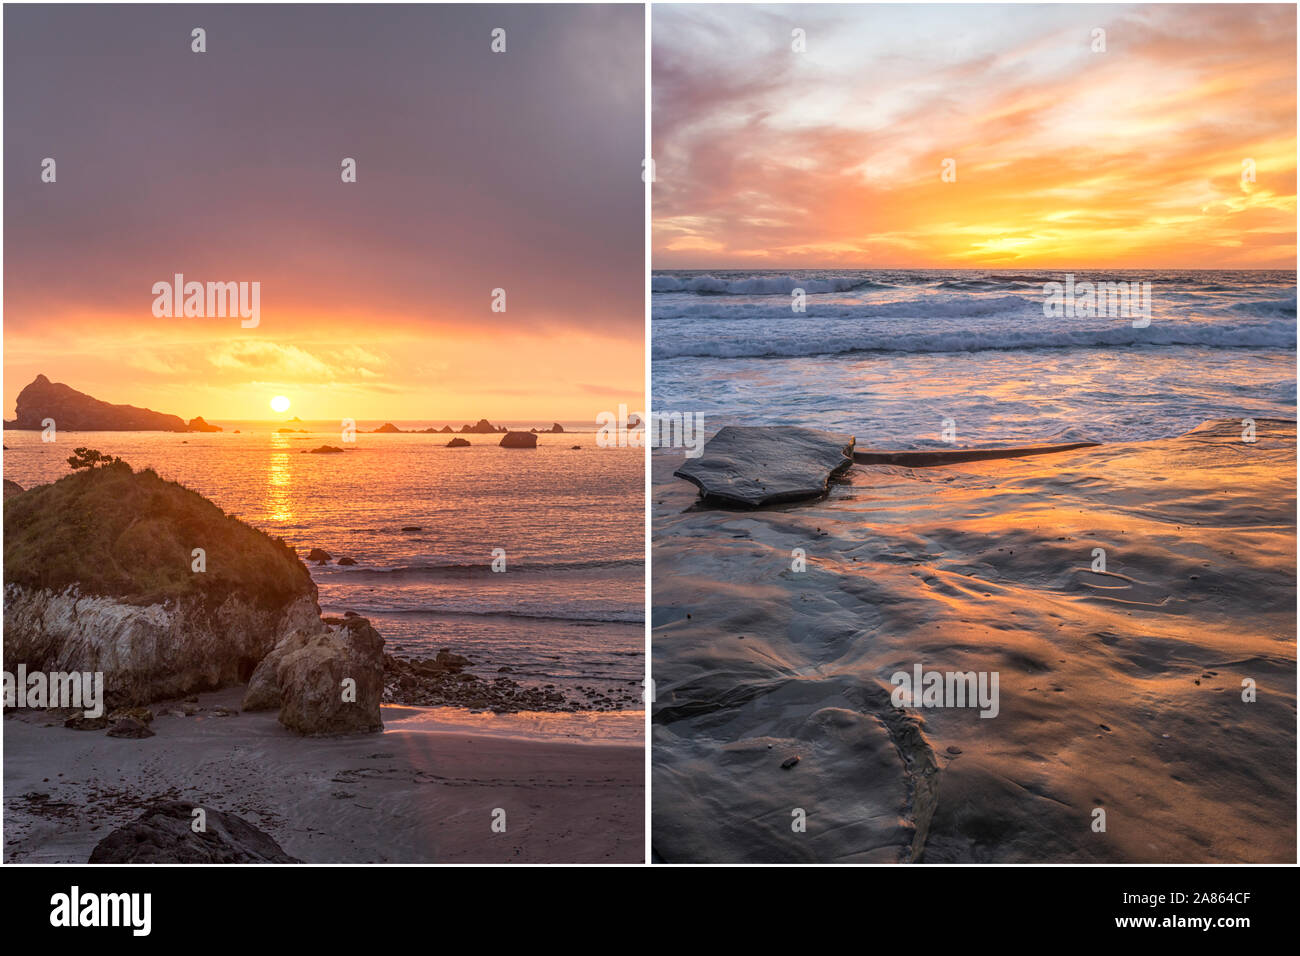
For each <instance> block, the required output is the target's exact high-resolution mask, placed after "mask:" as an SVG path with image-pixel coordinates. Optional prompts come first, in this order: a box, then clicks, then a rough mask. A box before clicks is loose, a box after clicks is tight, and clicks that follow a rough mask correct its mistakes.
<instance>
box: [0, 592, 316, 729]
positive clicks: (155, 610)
mask: <svg viewBox="0 0 1300 956" xmlns="http://www.w3.org/2000/svg"><path fill="white" fill-rule="evenodd" d="M324 630H325V625H324V624H323V623H322V622H321V619H320V609H319V607H318V606H317V604H316V599H315V596H314V595H303V596H301V597H299V598H296V599H294V600H293V601H291V602H289V603H287V604H285V605H284V606H283V607H281V608H274V609H268V608H266V607H264V606H259V605H258V604H256V603H255V602H253V601H249V600H246V599H244V598H242V597H241V596H239V595H230V596H228V597H227V598H226V599H225V600H223V601H222V602H221V603H220V604H217V605H211V604H209V603H207V602H205V601H204V600H203V599H202V598H179V599H176V600H173V601H168V602H166V603H161V604H149V605H137V604H125V603H122V602H120V601H118V600H117V599H115V598H112V597H105V596H96V595H86V594H82V593H81V592H80V590H79V589H78V588H77V587H75V586H74V587H69V588H67V589H65V590H63V591H60V592H54V591H50V590H44V589H34V588H28V587H24V586H22V585H18V584H9V585H6V586H5V600H4V658H5V667H6V669H8V670H10V671H13V669H14V668H15V667H16V666H17V665H18V664H26V665H27V670H28V672H29V673H30V672H32V671H38V670H39V671H46V672H50V671H89V672H102V673H103V674H104V696H105V701H106V704H107V705H108V706H111V707H117V706H129V705H135V704H147V703H150V702H151V701H155V700H161V699H165V698H169V697H178V696H183V695H186V694H193V693H196V692H199V691H205V690H215V689H216V688H218V687H222V686H226V685H229V684H234V683H239V682H242V681H246V680H248V679H249V677H250V676H251V675H252V673H253V671H254V670H255V669H256V667H257V665H258V663H259V662H260V661H261V660H262V658H264V657H265V656H266V655H267V654H268V653H269V652H270V651H271V649H272V648H273V647H275V645H276V644H277V643H278V642H279V641H280V640H281V638H283V637H284V636H285V635H287V634H291V633H294V632H298V631H302V632H307V633H323V632H324Z"/></svg>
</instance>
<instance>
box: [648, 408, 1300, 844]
mask: <svg viewBox="0 0 1300 956" xmlns="http://www.w3.org/2000/svg"><path fill="white" fill-rule="evenodd" d="M1257 428H1258V432H1257V441H1255V442H1254V443H1253V444H1247V443H1244V442H1243V441H1242V426H1241V423H1240V422H1239V421H1227V422H1218V423H1208V424H1207V425H1205V426H1203V427H1201V428H1199V429H1196V430H1194V431H1192V432H1190V433H1188V434H1186V435H1183V436H1181V437H1178V438H1172V439H1165V440H1159V441H1151V442H1136V443H1118V444H1108V445H1103V446H1101V447H1096V448H1089V449H1079V450H1075V451H1070V452H1065V453H1062V454H1057V455H1049V456H1044V457H1035V458H1022V459H1009V460H997V461H984V462H966V463H962V464H957V465H951V466H945V467H939V468H915V469H909V468H902V467H898V466H890V465H856V466H855V467H853V468H852V469H851V470H850V471H849V473H848V474H847V476H846V477H845V478H844V479H843V480H842V481H839V482H837V483H835V484H834V485H833V486H832V488H831V491H830V493H829V494H828V495H827V497H825V498H824V499H821V500H817V501H812V502H807V503H798V504H786V505H777V506H772V507H768V508H763V509H761V510H750V511H746V510H726V509H720V508H714V507H710V506H707V505H704V504H702V503H700V502H699V500H698V499H697V497H696V490H695V488H694V487H692V486H691V485H689V484H687V483H686V482H685V481H681V480H678V479H675V478H673V477H672V472H673V470H674V468H676V467H677V466H678V465H679V464H680V463H681V458H680V457H679V456H676V455H673V454H668V453H663V454H657V455H656V456H655V459H654V465H653V469H654V470H653V485H652V502H653V504H652V507H653V521H654V528H653V533H654V581H653V608H654V611H653V614H654V618H653V626H654V634H653V648H654V660H653V677H654V679H655V682H656V691H657V701H656V704H655V707H654V723H653V727H654V736H653V740H652V746H653V762H654V770H653V798H652V799H653V803H654V815H653V819H654V832H653V838H652V845H653V858H654V859H656V860H663V861H671V862H684V861H692V860H710V861H813V860H821V861H839V862H905V861H917V862H974V861H984V862H1001V863H1010V862H1033V861H1043V862H1074V863H1101V862H1111V863H1115V862H1128V863H1142V862H1187V863H1191V862H1229V863H1235V862H1265V861H1269V862H1284V861H1294V859H1295V839H1296V833H1295V812H1294V810H1295V796H1296V794H1295V771H1296V765H1295V759H1296V758H1295V753H1296V750H1295V746H1296V740H1295V721H1296V712H1295V690H1296V683H1295V679H1296V671H1295V640H1294V637H1295V626H1296V620H1295V607H1296V591H1295V518H1296V515H1295V469H1296V458H1295V423H1294V422H1284V421H1274V420H1263V419H1261V420H1259V421H1258V423H1257ZM857 437H858V441H859V443H860V444H870V441H869V440H868V439H869V438H870V436H869V435H864V434H859V435H858V436H857ZM795 549H804V552H805V553H806V562H807V568H806V570H805V571H795V570H792V560H793V557H792V556H793V555H794V554H795ZM1095 549H1103V550H1104V552H1105V561H1106V565H1105V571H1104V572H1099V571H1094V570H1093V567H1094V566H1095V563H1096V552H1095ZM918 663H919V664H922V665H923V666H924V667H925V668H926V669H927V670H929V669H935V670H941V671H963V672H965V671H976V672H996V673H998V675H999V677H1000V710H999V713H998V715H997V716H996V717H995V718H993V719H983V718H981V717H980V716H979V713H978V711H977V710H974V709H969V708H927V709H923V710H922V709H917V708H908V709H906V710H902V709H898V708H895V707H894V706H893V705H892V704H891V701H890V692H891V690H892V689H893V687H892V685H891V684H890V677H891V675H892V674H894V673H896V672H899V671H908V672H910V671H911V670H912V669H913V667H914V665H916V664H918ZM1246 680H1250V681H1253V682H1255V685H1256V687H1257V699H1256V700H1254V701H1253V702H1246V701H1243V699H1242V697H1243V681H1246ZM794 757H797V758H798V762H797V763H791V758H794ZM783 764H790V765H789V766H785V767H783ZM1098 809H1100V810H1103V811H1104V814H1105V816H1104V819H1105V830H1104V832H1099V831H1098V830H1097V829H1095V821H1096V820H1097V819H1098V814H1097V813H1096V811H1097V810H1098ZM800 814H802V815H803V818H804V819H805V820H806V827H805V830H804V831H803V832H800V831H799V827H798V821H799V818H800Z"/></svg>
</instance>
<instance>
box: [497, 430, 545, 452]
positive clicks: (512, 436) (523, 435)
mask: <svg viewBox="0 0 1300 956" xmlns="http://www.w3.org/2000/svg"><path fill="white" fill-rule="evenodd" d="M500 445H501V447H502V448H536V447H537V436H536V435H534V434H533V433H532V432H506V433H505V434H504V435H502V436H501V442H500Z"/></svg>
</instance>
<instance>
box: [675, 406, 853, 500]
mask: <svg viewBox="0 0 1300 956" xmlns="http://www.w3.org/2000/svg"><path fill="white" fill-rule="evenodd" d="M853 444H854V439H853V436H852V435H842V434H832V433H830V432H823V431H817V430H816V429H812V428H802V427H799V426H797V425H770V426H744V425H728V426H726V427H725V428H722V429H720V430H719V431H718V433H717V434H716V435H714V436H713V437H712V438H710V439H709V440H708V442H707V443H705V445H704V450H703V453H702V454H701V455H700V457H698V458H692V459H688V460H687V461H686V463H685V464H683V465H682V466H681V467H680V468H678V469H677V470H676V471H675V472H673V474H674V475H676V476H677V477H678V478H684V479H686V480H687V481H689V482H691V483H692V484H694V485H695V486H696V487H698V488H699V489H700V494H701V495H702V496H703V497H704V498H706V499H709V500H711V501H714V502H720V503H725V504H735V505H745V506H748V507H755V508H756V507H759V506H761V505H769V504H777V503H780V502H786V501H801V500H803V499H805V498H818V497H820V496H822V495H824V494H826V490H827V488H828V487H829V486H830V481H831V479H832V478H833V477H835V476H836V475H838V474H840V473H842V472H843V471H845V470H847V469H848V468H849V466H851V465H852V464H853Z"/></svg>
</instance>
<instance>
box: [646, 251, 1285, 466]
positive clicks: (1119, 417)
mask: <svg viewBox="0 0 1300 956" xmlns="http://www.w3.org/2000/svg"><path fill="white" fill-rule="evenodd" d="M1065 275H1066V273H1064V272H1047V271H1019V272H1011V271H978V270H949V271H936V270H906V271H887V270H875V271H830V272H828V271H799V272H727V271H717V272H709V273H702V272H685V271H672V272H656V273H655V274H654V276H653V279H652V292H653V295H652V317H653V342H652V358H653V379H652V380H653V388H654V408H655V409H656V410H657V411H681V412H700V413H703V415H704V420H705V427H706V431H707V432H710V433H711V432H713V431H714V430H716V428H718V427H721V426H722V425H726V424H801V425H808V426H812V427H819V428H826V429H833V430H838V431H848V432H851V433H852V434H854V435H855V436H856V437H857V439H858V444H859V445H863V446H865V445H870V446H877V447H885V446H888V447H897V448H922V447H930V446H942V445H944V442H943V440H942V437H941V436H942V434H943V429H944V427H945V422H946V420H950V421H951V424H952V427H953V428H954V429H955V439H956V441H955V444H956V445H958V446H971V445H1003V444H1021V443H1025V442H1041V441H1052V440H1055V441H1061V440H1082V439H1091V440H1095V441H1122V440H1147V439H1155V438H1164V437H1170V436H1174V435H1179V434H1183V433H1185V432H1186V431H1188V430H1189V429H1191V428H1194V427H1195V426H1197V425H1199V424H1201V423H1202V422H1204V421H1207V420H1210V419H1224V418H1247V417H1251V418H1259V417H1271V418H1286V419H1294V418H1295V403H1296V385H1295V382H1296V365H1295V362H1296V352H1295V345H1296V275H1295V273H1294V272H1227V271H1219V272H1207V271H1198V272H1192V271H1154V272H1152V271H1147V272H1141V271H1122V272H1121V271H1103V272H1078V273H1075V281H1076V282H1082V281H1085V280H1086V281H1091V282H1134V281H1136V282H1149V283H1151V321H1150V325H1149V326H1148V327H1146V328H1134V327H1133V322H1132V320H1131V319H1129V318H1108V317H1091V318H1089V317H1079V318H1047V317H1045V316H1044V314H1043V304H1044V300H1045V294H1044V284H1045V283H1048V282H1062V283H1063V282H1064V281H1065ZM796 288H801V289H803V290H804V291H805V293H806V294H807V298H806V311H805V312H803V313H802V314H798V313H795V312H794V311H793V310H792V308H791V304H792V298H791V292H792V290H794V289H796Z"/></svg>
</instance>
